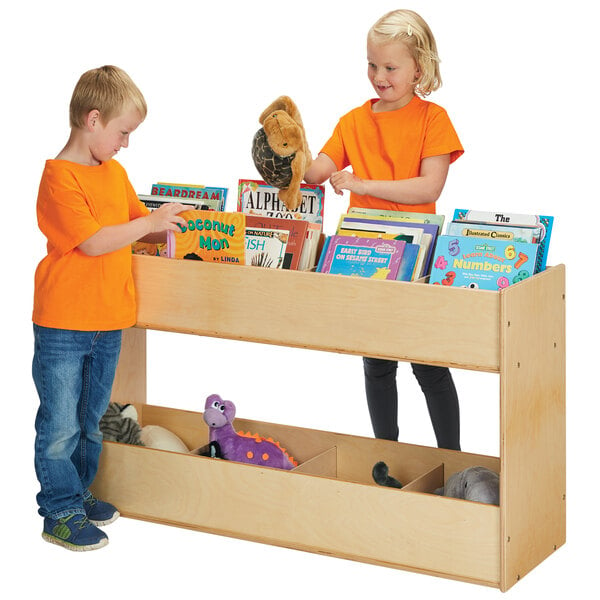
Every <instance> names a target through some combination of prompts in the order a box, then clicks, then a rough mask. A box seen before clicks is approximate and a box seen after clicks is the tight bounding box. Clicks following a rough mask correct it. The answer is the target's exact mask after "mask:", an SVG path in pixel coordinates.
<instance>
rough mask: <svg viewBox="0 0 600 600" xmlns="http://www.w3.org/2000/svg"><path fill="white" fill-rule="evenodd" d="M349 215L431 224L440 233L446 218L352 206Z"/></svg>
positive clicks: (430, 214) (429, 214) (432, 214)
mask: <svg viewBox="0 0 600 600" xmlns="http://www.w3.org/2000/svg"><path fill="white" fill-rule="evenodd" d="M348 213H349V214H356V215H374V216H376V217H391V218H392V219H394V220H396V221H414V222H415V223H433V224H434V225H437V226H438V227H439V231H440V233H441V232H442V227H443V226H444V221H445V220H446V217H445V216H444V215H438V214H435V213H417V212H408V211H403V210H385V209H383V208H365V207H363V206H352V207H350V208H349V209H348Z"/></svg>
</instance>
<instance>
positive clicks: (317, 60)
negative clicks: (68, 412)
mask: <svg viewBox="0 0 600 600" xmlns="http://www.w3.org/2000/svg"><path fill="white" fill-rule="evenodd" d="M208 4H210V8H205V6H208ZM592 5H593V3H591V2H587V1H583V0H582V1H578V0H575V1H571V2H569V3H566V4H565V3H562V2H561V3H559V2H553V1H546V2H541V1H540V2H538V1H523V0H520V1H514V0H506V1H504V2H477V1H475V0H473V1H469V0H455V1H453V2H445V1H443V0H439V1H436V0H430V1H417V0H415V1H413V2H412V3H411V4H409V5H406V7H410V8H413V9H415V10H417V11H418V12H420V13H421V14H422V15H423V16H424V17H425V18H426V20H427V21H428V22H429V24H430V26H431V28H432V30H433V32H434V34H435V36H436V38H437V41H438V47H439V52H440V55H441V58H442V64H441V68H442V77H443V79H444V86H443V87H442V89H441V90H440V91H439V92H437V93H434V94H433V95H432V96H431V97H430V99H431V100H432V101H434V102H437V103H439V104H441V105H442V106H444V107H445V108H446V109H447V110H448V112H449V114H450V116H451V118H452V120H453V122H454V125H455V127H456V129H457V131H458V133H459V136H460V138H461V140H462V142H463V145H464V147H465V149H466V153H465V155H464V156H463V157H462V158H460V160H459V161H458V162H457V163H455V164H454V165H453V166H452V168H451V172H450V176H449V179H448V183H447V185H446V187H445V190H444V193H443V195H442V197H441V199H440V201H439V202H438V212H441V213H444V214H446V215H447V216H449V215H451V214H452V211H453V209H454V208H455V207H467V208H470V207H473V208H478V209H482V210H498V209H501V210H504V211H512V212H521V213H537V214H551V215H554V216H555V217H556V224H555V229H554V232H553V235H552V243H551V246H550V259H549V263H550V264H557V263H562V262H564V263H566V264H567V267H568V273H567V274H568V283H567V285H568V287H567V300H568V303H567V307H568V363H567V365H568V373H567V375H568V397H567V400H568V421H567V426H568V499H567V500H568V503H567V506H568V541H567V545H566V546H564V547H563V548H561V549H560V550H559V551H558V552H556V553H555V554H554V555H553V556H551V557H550V558H549V559H548V560H546V561H545V562H544V563H543V564H542V565H541V566H540V567H538V568H537V569H536V570H535V571H534V572H533V573H531V574H530V575H528V576H527V577H526V578H525V579H524V580H523V581H521V582H520V583H519V584H517V585H516V587H514V588H513V590H512V591H511V592H510V594H511V597H513V598H531V597H533V595H534V594H535V595H536V596H537V595H538V594H539V597H545V598H559V597H564V596H565V595H567V594H570V593H572V591H573V589H574V586H575V585H577V584H579V583H581V582H584V583H587V584H588V585H587V586H586V588H587V589H586V592H589V590H590V588H591V586H592V585H594V583H593V581H594V580H595V579H596V578H595V577H593V573H594V569H595V567H596V564H595V563H596V560H595V559H596V557H597V544H595V543H592V542H596V538H597V534H598V525H597V523H598V515H597V512H596V510H595V509H596V501H595V498H597V495H596V494H595V493H594V492H593V490H595V489H597V473H596V468H595V467H596V465H595V462H596V461H595V460H594V459H593V456H594V454H593V453H592V450H593V449H594V447H595V444H594V442H595V436H596V430H597V423H598V406H597V404H598V396H599V394H598V386H597V385H595V384H594V382H593V380H591V378H590V375H591V374H592V373H593V372H594V369H597V365H596V364H595V363H596V361H595V360H594V359H597V357H598V350H597V344H598V334H599V331H598V329H599V328H598V317H597V311H596V309H597V299H594V294H593V292H592V289H594V285H595V279H596V277H597V274H596V273H597V271H596V269H595V268H593V267H597V264H596V261H597V258H596V257H595V252H597V250H593V247H595V246H596V244H594V243H593V237H594V236H595V235H596V229H597V225H596V222H597V214H598V208H597V200H598V186H597V179H596V177H595V175H596V173H597V160H598V152H597V140H598V136H599V134H600V131H599V127H598V125H599V123H598V116H597V115H598V100H599V98H598V94H597V92H596V91H595V90H594V88H595V82H596V79H597V75H596V71H597V59H598V47H597V44H596V42H594V41H592V40H593V39H594V36H595V32H594V31H593V23H594V22H595V21H596V19H595V18H594V15H593V14H592V10H593V9H591V8H590V6H592ZM399 7H401V5H395V4H394V3H391V2H389V1H380V0H370V1H369V2H364V3H360V4H356V5H354V4H350V3H348V2H347V1H337V0H336V1H331V0H330V1H321V2H312V0H311V1H305V2H302V3H300V2H296V3H290V4H288V3H284V2H271V1H267V0H254V1H251V2H227V1H221V2H218V3H214V4H213V3H200V2H183V1H181V0H170V1H169V2H160V3H159V2H155V1H153V0H147V1H146V2H143V3H142V2H140V3H137V2H136V3H134V2H127V1H125V0H121V1H120V2H113V1H112V0H107V1H105V2H103V3H86V2H68V1H55V2H26V1H21V2H19V3H18V7H17V3H11V4H10V8H8V9H7V8H6V7H4V8H3V9H2V12H3V14H2V19H1V20H2V30H3V32H2V35H1V36H0V61H1V71H2V93H1V94H0V103H1V106H2V111H1V114H2V128H1V130H0V136H1V138H2V144H0V153H1V154H0V159H1V160H0V165H1V168H2V182H3V187H2V189H3V194H2V208H3V214H4V217H3V222H4V223H3V229H4V237H5V243H4V261H3V267H2V274H3V286H2V296H3V299H4V304H3V306H4V310H3V311H2V329H1V331H2V339H3V343H2V350H1V351H2V386H3V393H2V401H3V404H4V410H3V417H2V422H3V429H4V436H3V439H2V441H1V442H0V444H1V445H0V460H1V461H2V462H1V466H2V479H3V485H2V493H1V494H0V497H1V498H2V500H1V503H2V505H1V513H0V514H2V517H3V521H2V545H3V547H4V550H5V552H7V554H8V557H7V558H5V559H4V560H3V565H2V571H3V575H2V577H1V578H0V590H3V588H6V589H17V590H19V595H22V594H24V593H29V592H31V593H32V594H39V595H40V596H43V597H46V598H59V597H68V596H71V595H75V594H76V595H77V596H81V597H88V598H109V597H119V598H120V597H126V596H127V597H135V598H163V597H168V598H170V599H172V600H176V599H178V598H184V597H194V598H204V597H209V596H210V597H212V598H219V597H226V598H232V597H234V596H244V597H249V598H259V597H260V598H265V597H269V598H278V599H287V598H324V597H331V596H335V597H340V598H361V597H364V596H366V595H369V596H370V595H373V596H374V597H379V596H381V597H388V596H398V595H401V596H403V597H409V596H413V597H414V595H415V592H416V593H417V594H425V595H426V596H428V595H429V594H439V595H443V596H444V597H450V598H454V597H459V596H460V597H461V598H478V599H480V598H485V597H498V594H499V592H498V591H495V590H491V589H488V588H482V587H480V586H475V585H469V584H464V583H458V582H452V581H447V580H442V579H437V578H432V577H426V576H423V575H418V574H413V573H408V572H403V571H396V570H393V569H386V568H382V567H375V566H370V565H363V564H359V563H354V562H350V561H345V560H336V559H332V558H326V557H323V556H318V555H313V554H308V553H304V552H297V551H292V550H287V549H281V548H273V547H270V546H265V545H261V544H256V543H250V542H243V541H238V540H234V539H228V538H222V537H218V536H213V535H207V534H202V533H197V532H192V531H187V530H184V529H178V528H171V527H166V526H158V525H150V524H147V523H143V522H136V521H132V520H129V519H121V520H119V521H118V522H117V523H115V524H114V525H111V526H110V529H109V531H108V533H109V534H110V539H111V543H110V545H109V546H108V547H107V548H106V549H104V550H102V551H100V552H93V553H87V554H83V555H82V554H75V553H69V552H66V551H64V550H62V549H60V548H58V547H56V546H53V545H50V544H46V543H44V542H42V540H41V538H40V532H41V527H42V521H41V519H40V518H39V517H38V516H37V515H36V510H37V507H36V504H35V494H36V492H37V489H38V486H37V481H36V479H35V475H34V471H33V438H34V430H33V422H34V416H35V411H36V408H37V397H36V394H35V390H34V387H33V384H32V381H31V376H30V363H31V352H32V334H31V323H30V316H31V301H32V282H33V273H34V270H35V266H36V265H37V263H38V262H39V260H40V259H41V258H42V256H43V253H44V247H45V245H44V239H43V238H42V236H41V234H40V233H39V232H38V230H37V227H36V222H35V201H36V194H37V186H38V183H39V177H40V174H41V171H42V168H43V164H44V160H45V159H46V158H51V157H53V156H55V155H56V154H57V152H58V151H59V150H60V149H61V148H62V146H63V145H64V143H65V141H66V139H67V136H68V103H69V99H70V96H71V92H72V89H73V86H74V85H75V83H76V81H77V79H78V77H79V75H80V74H81V73H82V72H83V71H85V70H87V69H89V68H92V67H97V66H100V65H103V64H116V65H119V66H121V67H122V68H124V69H125V70H126V71H127V72H128V73H129V74H130V75H131V76H132V78H133V79H134V81H136V83H137V84H138V85H139V87H140V88H141V90H142V91H143V93H144V95H145V97H146V100H147V102H148V105H149V113H148V118H147V120H146V122H144V123H143V124H142V125H141V126H140V128H139V129H138V130H137V131H136V132H135V133H134V134H133V135H132V138H131V144H130V147H129V149H127V150H123V151H122V152H121V153H120V155H119V156H118V159H119V160H120V161H121V162H122V163H123V164H124V166H125V167H126V169H127V170H128V172H129V175H130V178H131V180H132V182H133V184H134V186H135V188H136V190H137V191H138V192H140V193H148V192H149V186H150V184H151V183H153V182H154V181H156V180H163V181H164V180H166V181H180V182H186V183H203V184H205V185H222V186H227V187H229V189H230V200H229V202H230V203H229V204H228V208H229V209H230V210H234V208H235V204H234V198H235V189H236V184H237V180H238V178H240V177H242V178H257V176H258V174H257V172H256V170H255V169H254V166H253V164H252V161H251V157H250V144H251V140H252V136H253V134H254V132H255V131H256V129H258V121H257V118H258V115H259V114H260V112H261V111H262V110H263V108H264V107H266V106H267V105H268V104H269V103H270V102H271V101H272V100H273V99H274V98H275V97H277V96H278V95H280V94H288V95H290V96H291V97H292V98H294V99H295V101H296V103H297V104H298V106H299V108H300V110H301V113H302V116H303V119H304V123H305V126H306V129H307V134H308V137H309V143H310V146H311V150H312V151H313V154H315V155H316V153H317V152H318V151H319V149H320V147H321V146H322V144H323V143H324V142H325V141H326V139H327V138H328V136H329V135H330V133H331V131H332V129H333V127H334V125H335V123H336V121H337V119H338V118H339V116H341V115H342V114H343V113H345V112H347V111H348V110H350V109H351V108H353V107H355V106H357V105H359V104H362V103H363V102H364V101H365V100H366V99H367V98H369V97H372V96H373V92H372V90H371V88H370V85H369V83H368V81H367V78H366V57H365V35H366V32H367V30H368V28H369V26H370V25H371V24H372V23H373V22H374V21H375V20H376V19H377V18H378V17H379V16H381V15H382V14H383V13H384V12H387V11H388V10H391V9H394V8H399ZM326 198H327V203H326V220H325V230H326V232H327V233H329V234H331V233H332V232H333V229H334V227H335V223H336V221H337V218H338V216H339V214H340V213H341V212H343V211H345V210H346V207H347V198H344V199H340V198H339V197H337V196H335V195H334V194H333V192H332V190H331V188H330V187H329V186H327V192H326ZM6 236H8V239H6ZM232 268H235V267H232ZM239 301H240V302H243V301H244V298H243V297H241V298H240V299H239ZM199 304H200V305H201V299H199ZM257 310H263V311H264V310H273V311H285V310H286V307H285V306H271V307H267V306H263V307H257ZM340 310H343V307H340ZM390 310H393V307H390ZM290 319H293V315H290ZM459 335H460V331H457V336H459ZM149 344H150V353H149V354H150V365H149V366H150V369H151V374H150V377H149V379H150V382H149V386H150V392H149V393H150V397H149V401H150V402H151V403H154V404H164V405H170V406H176V407H182V408H186V409H189V410H202V407H203V403H204V398H205V397H206V396H207V395H208V394H210V393H212V392H218V393H220V394H221V395H222V396H224V397H226V398H229V399H232V400H234V401H235V402H236V404H237V406H238V414H239V416H242V417H245V418H251V419H257V420H264V421H275V422H282V423H288V424H297V425H300V426H308V427H313V428H316V429H326V430H334V431H341V432H345V433H346V432H347V433H352V434H355V435H366V436H369V435H371V430H370V424H369V419H368V414H367V411H366V406H365V401H364V397H363V381H362V367H361V361H360V358H356V357H347V356H342V355H329V354H325V353H318V352H310V351H301V350H291V349H282V348H276V347H269V346H261V345H252V344H243V343H234V342H227V341H218V340H204V339H201V338H195V337H189V338H188V337H186V336H181V335H179V336H175V335H173V334H158V333H151V334H150V335H149ZM455 379H456V382H457V387H458V388H459V395H460V397H461V411H462V446H463V449H464V450H467V451H470V452H478V453H484V454H493V455H497V454H498V378H497V376H496V375H490V374H477V373H472V372H466V371H464V372H463V371H456V372H455ZM398 381H399V386H400V388H401V389H402V401H401V409H400V410H401V414H400V420H401V439H402V440H403V441H407V442H414V443H418V444H427V445H434V444H435V440H434V437H433V433H432V431H431V425H430V422H429V418H428V415H427V412H426V409H425V403H424V400H423V398H422V396H421V395H420V392H419V390H418V389H417V388H416V384H415V382H414V378H413V377H412V375H411V374H410V370H409V367H408V366H407V365H400V369H399V378H398ZM364 512H365V514H368V512H369V507H364ZM372 517H373V518H384V517H382V516H379V515H372ZM15 586H16V587H15ZM2 596H3V597H13V596H14V592H13V595H12V596H6V595H5V592H4V591H2Z"/></svg>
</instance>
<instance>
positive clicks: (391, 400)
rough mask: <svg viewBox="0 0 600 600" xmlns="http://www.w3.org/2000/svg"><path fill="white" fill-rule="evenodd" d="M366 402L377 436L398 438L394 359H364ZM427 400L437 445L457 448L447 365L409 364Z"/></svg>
mask: <svg viewBox="0 0 600 600" xmlns="http://www.w3.org/2000/svg"><path fill="white" fill-rule="evenodd" d="M363 364H364V370H365V389H366V392H367V404H368V405H369V414H370V415H371V423H372V425H373V432H374V433H375V437H376V438H380V439H384V440H393V441H398V391H397V388H396V371H397V368H398V363H397V361H394V360H382V359H379V358H367V357H365V358H363ZM411 366H412V370H413V373H414V374H415V377H416V378H417V381H418V382H419V385H420V386H421V390H422V391H423V394H424V395H425V400H426V401H427V408H428V410H429V416H430V418H431V423H432V425H433V430H434V432H435V437H436V440H437V445H438V447H439V448H448V449H450V450H460V414H459V408H458V396H457V394H456V388H455V387H454V381H452V375H451V374H450V370H449V369H448V368H447V367H435V366H431V365H420V364H415V363H411Z"/></svg>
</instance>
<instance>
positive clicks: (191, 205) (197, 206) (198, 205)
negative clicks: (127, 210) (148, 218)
mask: <svg viewBox="0 0 600 600" xmlns="http://www.w3.org/2000/svg"><path fill="white" fill-rule="evenodd" d="M137 196H138V198H139V199H140V201H141V202H143V203H144V205H145V206H146V208H149V209H150V210H155V209H157V208H160V207H161V206H162V205H163V204H167V203H170V202H179V203H180V204H183V205H184V206H185V207H186V208H188V209H189V210H219V209H218V208H214V207H215V206H216V205H217V203H215V202H208V203H206V202H203V201H202V200H195V199H192V198H173V197H172V196H152V195H150V194H138V195H137Z"/></svg>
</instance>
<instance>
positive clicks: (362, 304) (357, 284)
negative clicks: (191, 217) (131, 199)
mask: <svg viewBox="0 0 600 600" xmlns="http://www.w3.org/2000/svg"><path fill="white" fill-rule="evenodd" d="M132 258H133V273H134V280H135V284H136V290H137V296H138V320H137V326H138V327H142V328H148V329H157V330H163V331H175V332H180V333H190V334H196V335H204V336H209V337H219V338H228V339H241V340H246V341H252V342H261V343H267V344H277V345H282V346H291V347H301V348H309V349H314V350H325V351H330V352H340V353H345V354H356V355H361V356H372V357H377V358H389V359H395V360H403V361H406V360H410V361H412V362H421V363H426V364H443V365H448V366H453V367H459V368H466V369H475V370H482V371H490V372H499V371H500V355H501V348H500V345H501V331H500V329H501V326H502V324H501V315H500V313H501V305H502V300H504V301H505V302H506V301H509V299H510V296H511V294H512V293H513V290H516V289H517V288H519V289H521V290H523V288H527V287H528V286H536V287H539V286H540V285H541V286H543V285H544V281H545V280H546V279H547V278H548V277H549V276H552V273H553V272H554V274H555V275H556V274H557V270H558V271H563V270H564V267H563V266H559V267H552V268H549V269H547V270H546V271H545V272H544V273H540V274H539V275H536V276H535V277H533V278H531V279H530V280H525V281H523V282H521V283H519V284H517V285H514V286H511V287H509V288H506V289H505V290H502V291H501V292H490V291H483V290H468V289H451V288H445V287H442V286H433V285H426V284H419V283H403V282H396V281H385V280H382V281H378V280H370V279H361V278H358V277H344V276H341V275H339V276H338V275H325V274H321V273H312V272H298V271H287V270H286V271H283V270H278V269H261V268H257V267H250V266H239V265H220V264H206V263H198V262H197V261H185V260H172V259H165V258H159V257H149V256H137V255H134V256H133V257H132ZM548 274H550V275H548ZM520 296H522V293H521V294H520Z"/></svg>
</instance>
